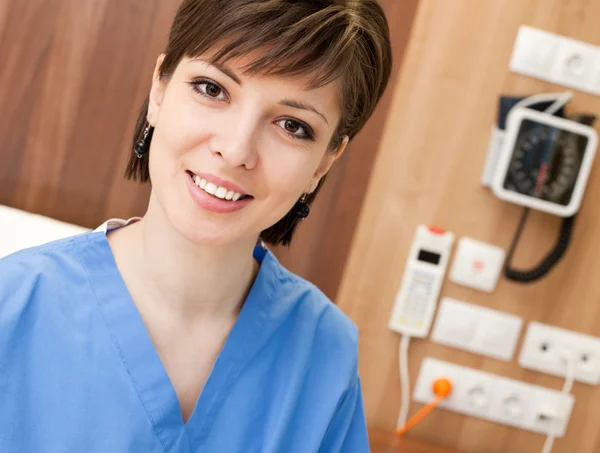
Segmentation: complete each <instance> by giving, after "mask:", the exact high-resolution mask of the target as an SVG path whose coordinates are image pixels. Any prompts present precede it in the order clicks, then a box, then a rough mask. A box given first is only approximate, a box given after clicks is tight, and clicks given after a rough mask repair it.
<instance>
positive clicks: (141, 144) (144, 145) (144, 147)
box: [134, 124, 154, 159]
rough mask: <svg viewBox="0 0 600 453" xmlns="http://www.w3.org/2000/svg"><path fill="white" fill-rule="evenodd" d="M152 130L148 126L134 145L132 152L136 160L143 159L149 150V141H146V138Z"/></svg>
mask: <svg viewBox="0 0 600 453" xmlns="http://www.w3.org/2000/svg"><path fill="white" fill-rule="evenodd" d="M152 129H154V128H153V127H152V126H150V125H149V124H148V125H147V126H146V129H144V136H143V137H142V138H141V139H139V140H138V142H137V143H136V144H135V148H134V151H135V155H136V156H137V157H138V159H141V158H142V157H144V154H146V153H147V152H148V149H149V148H150V140H149V139H148V136H149V135H150V132H151V131H152Z"/></svg>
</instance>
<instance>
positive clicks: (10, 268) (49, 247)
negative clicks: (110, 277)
mask: <svg viewBox="0 0 600 453" xmlns="http://www.w3.org/2000/svg"><path fill="white" fill-rule="evenodd" d="M96 234H97V233H96ZM93 235H94V233H93V232H87V233H83V234H79V235H76V236H71V237H68V238H64V239H60V240H57V241H52V242H48V243H46V244H43V245H38V246H35V247H31V248H26V249H23V250H19V251H17V252H15V253H12V254H10V255H8V256H6V257H3V258H1V259H0V276H1V278H0V296H1V295H2V294H4V293H9V294H10V293H13V292H14V290H15V289H16V288H18V287H22V286H26V285H31V284H35V283H36V282H39V281H40V280H48V279H52V278H56V277H60V276H61V275H62V274H63V273H65V272H68V271H69V269H73V268H74V267H78V263H79V259H78V256H77V250H78V248H80V247H82V246H84V245H85V244H87V243H88V242H89V241H90V239H91V238H93V237H94V236H93Z"/></svg>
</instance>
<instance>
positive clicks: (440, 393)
mask: <svg viewBox="0 0 600 453" xmlns="http://www.w3.org/2000/svg"><path fill="white" fill-rule="evenodd" d="M451 393H452V382H450V381H449V380H448V379H446V378H440V379H436V380H435V381H434V382H433V394H434V395H435V398H434V399H433V401H431V402H430V403H429V404H427V405H426V406H425V407H423V408H422V409H421V410H420V411H419V412H417V413H416V414H415V415H413V416H412V417H411V418H410V420H408V421H407V422H406V425H404V426H403V427H401V428H398V429H397V430H396V434H397V435H398V436H402V435H403V434H404V433H405V432H406V431H408V430H409V429H411V428H412V427H413V426H415V425H416V424H417V423H419V422H420V421H421V420H423V418H425V416H426V415H427V414H429V412H431V410H432V409H433V408H434V407H435V406H437V405H438V403H439V402H440V401H442V400H443V399H444V398H447V397H448V396H449V395H450V394H451Z"/></svg>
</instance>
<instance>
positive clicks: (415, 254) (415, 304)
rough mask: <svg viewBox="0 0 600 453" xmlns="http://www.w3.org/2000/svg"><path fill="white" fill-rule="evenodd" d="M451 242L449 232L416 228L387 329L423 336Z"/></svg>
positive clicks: (451, 234)
mask: <svg viewBox="0 0 600 453" xmlns="http://www.w3.org/2000/svg"><path fill="white" fill-rule="evenodd" d="M453 243H454V234H453V233H451V232H449V231H443V230H440V229H438V228H433V227H428V226H425V225H419V226H418V227H417V231H416V233H415V237H414V239H413V243H412V245H411V247H410V252H409V255H408V260H407V262H406V267H405V269H404V276H403V277H402V283H401V285H400V289H399V291H398V294H397V296H396V301H395V304H394V310H393V311H392V316H391V318H390V320H389V328H390V329H391V330H393V331H395V332H398V333H400V334H405V335H410V336H412V337H425V336H426V335H427V333H428V332H429V328H430V327H431V321H432V319H433V315H434V313H435V307H436V304H437V300H438V297H439V294H440V289H441V287H442V283H443V281H444V276H445V274H446V269H447V267H448V260H449V257H450V251H451V248H452V244H453Z"/></svg>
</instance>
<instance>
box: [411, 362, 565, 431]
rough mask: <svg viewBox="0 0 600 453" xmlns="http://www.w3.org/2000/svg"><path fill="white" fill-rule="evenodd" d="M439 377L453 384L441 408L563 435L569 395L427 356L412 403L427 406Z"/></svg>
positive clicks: (518, 426) (522, 427) (529, 429)
mask: <svg viewBox="0 0 600 453" xmlns="http://www.w3.org/2000/svg"><path fill="white" fill-rule="evenodd" d="M439 378H446V379H449V380H450V382H452V385H453V390H452V393H451V394H450V396H449V397H448V398H447V399H445V400H443V401H441V402H440V403H439V406H438V407H440V408H442V409H446V410H450V411H454V412H458V413H461V414H465V415H469V416H473V417H478V418H482V419H485V420H489V421H492V422H495V423H501V424H504V425H508V426H514V427H517V428H521V429H524V430H527V431H532V432H535V433H539V434H545V435H551V436H554V437H563V436H564V435H565V432H566V430H567V425H568V423H569V419H570V417H571V412H572V410H573V404H574V403H575V398H574V397H573V395H568V394H566V393H562V392H560V391H557V390H552V389H547V388H545V387H540V386H536V385H532V384H528V383H526V382H521V381H516V380H513V379H508V378H505V377H502V376H497V375H494V374H490V373H485V372H483V371H480V370H475V369H472V368H467V367H463V366H459V365H455V364H453V363H448V362H443V361H441V360H437V359H433V358H430V357H428V358H426V359H425V360H424V361H423V363H422V365H421V371H420V373H419V377H418V379H417V382H416V385H415V390H414V395H413V398H414V400H415V401H418V402H420V403H423V404H427V403H429V402H430V401H431V400H432V399H433V398H434V394H433V390H432V385H433V382H434V381H435V380H436V379H439Z"/></svg>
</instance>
